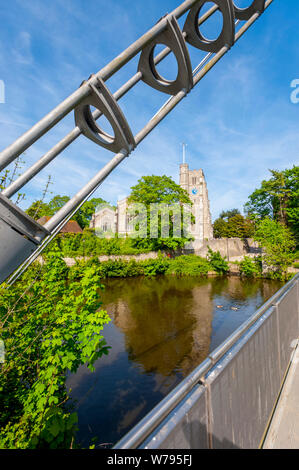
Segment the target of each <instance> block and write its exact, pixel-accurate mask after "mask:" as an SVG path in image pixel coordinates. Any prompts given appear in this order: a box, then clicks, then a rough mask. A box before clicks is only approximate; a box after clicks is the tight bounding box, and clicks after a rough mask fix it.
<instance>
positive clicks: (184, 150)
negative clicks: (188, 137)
mask: <svg viewBox="0 0 299 470" xmlns="http://www.w3.org/2000/svg"><path fill="white" fill-rule="evenodd" d="M182 146H183V164H185V163H186V147H187V144H185V142H183V143H182Z"/></svg>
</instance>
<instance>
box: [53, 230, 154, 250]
mask: <svg viewBox="0 0 299 470" xmlns="http://www.w3.org/2000/svg"><path fill="white" fill-rule="evenodd" d="M56 240H57V239H56ZM58 240H59V247H60V250H61V254H62V255H63V256H64V257H76V256H95V255H137V254H139V253H146V252H148V251H151V248H152V247H151V246H147V247H139V248H137V247H136V246H134V245H135V244H134V239H132V238H118V237H114V238H99V237H97V236H96V234H95V232H94V230H93V229H89V228H85V229H84V230H83V233H76V234H73V233H64V234H62V235H60V236H59V237H58ZM55 243H56V244H57V241H55V242H54V244H55ZM51 246H53V245H51ZM51 246H50V248H49V249H50V250H51Z"/></svg>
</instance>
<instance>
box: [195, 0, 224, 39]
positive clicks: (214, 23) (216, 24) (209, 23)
mask: <svg viewBox="0 0 299 470" xmlns="http://www.w3.org/2000/svg"><path fill="white" fill-rule="evenodd" d="M214 6H215V3H214V2H207V3H205V4H204V5H203V6H202V8H201V9H200V10H199V12H198V18H200V17H201V16H202V15H203V14H205V13H206V12H207V11H208V10H210V9H211V8H212V7H214ZM222 29H223V16H222V13H221V11H219V10H217V11H216V12H215V13H213V15H212V16H210V18H208V19H207V20H206V21H205V22H204V23H203V24H201V25H200V26H198V31H199V32H200V34H201V35H202V36H203V37H204V38H205V39H206V40H207V41H215V40H216V39H218V38H219V36H220V34H221V33H222Z"/></svg>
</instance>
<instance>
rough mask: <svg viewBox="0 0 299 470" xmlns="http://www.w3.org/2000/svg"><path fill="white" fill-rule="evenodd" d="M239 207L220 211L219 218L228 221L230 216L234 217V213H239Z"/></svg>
mask: <svg viewBox="0 0 299 470" xmlns="http://www.w3.org/2000/svg"><path fill="white" fill-rule="evenodd" d="M240 214H241V213H240V211H239V209H230V210H228V211H222V212H221V214H220V215H219V217H220V219H223V220H226V221H228V220H229V219H230V218H231V217H234V216H235V215H240Z"/></svg>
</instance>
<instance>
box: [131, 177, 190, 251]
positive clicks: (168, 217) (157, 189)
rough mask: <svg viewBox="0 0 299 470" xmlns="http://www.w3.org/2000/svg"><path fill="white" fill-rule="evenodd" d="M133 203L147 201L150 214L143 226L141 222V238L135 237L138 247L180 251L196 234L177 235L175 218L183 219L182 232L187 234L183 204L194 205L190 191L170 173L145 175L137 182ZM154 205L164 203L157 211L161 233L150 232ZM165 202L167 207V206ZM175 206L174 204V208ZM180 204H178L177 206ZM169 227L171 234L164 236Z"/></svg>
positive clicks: (147, 210) (147, 213)
mask: <svg viewBox="0 0 299 470" xmlns="http://www.w3.org/2000/svg"><path fill="white" fill-rule="evenodd" d="M128 202H129V203H140V204H144V206H145V210H146V214H144V215H145V217H144V222H143V225H142V226H141V225H138V230H139V233H140V234H141V235H140V236H139V237H136V238H135V239H133V240H132V245H133V246H134V247H135V248H137V249H146V250H149V251H158V250H168V249H169V250H177V249H179V248H182V247H183V246H184V245H185V244H186V243H187V242H188V241H190V240H191V239H192V237H184V236H179V237H177V236H176V234H174V230H173V225H174V224H173V218H174V217H175V216H179V217H180V220H181V225H180V227H181V233H184V225H183V217H182V213H183V204H190V205H191V204H192V202H191V200H190V198H189V195H188V193H187V191H185V190H184V189H182V188H181V187H180V186H179V185H178V184H176V183H175V182H174V181H173V180H172V179H171V178H170V177H168V176H165V175H163V176H155V175H152V176H143V177H142V178H141V179H139V180H138V183H137V185H135V186H133V187H132V188H131V195H130V197H129V199H128ZM152 204H160V207H159V208H156V210H157V221H158V223H157V236H156V238H154V237H153V236H152V235H151V233H150V223H151V215H153V212H152V214H151V213H150V209H151V211H153V206H152V207H151V205H152ZM163 205H165V207H163ZM171 205H174V206H172V207H171ZM175 205H176V206H175ZM168 226H169V235H168V236H164V233H163V231H164V229H165V228H166V227H168Z"/></svg>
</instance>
